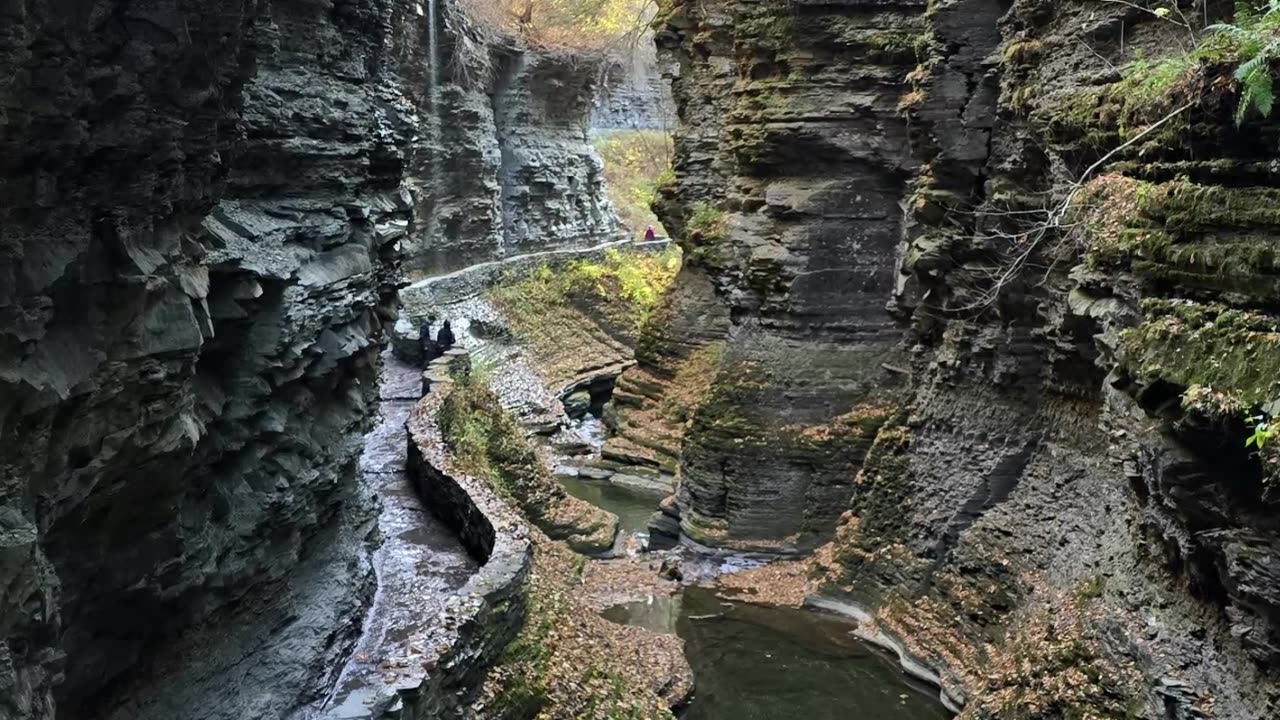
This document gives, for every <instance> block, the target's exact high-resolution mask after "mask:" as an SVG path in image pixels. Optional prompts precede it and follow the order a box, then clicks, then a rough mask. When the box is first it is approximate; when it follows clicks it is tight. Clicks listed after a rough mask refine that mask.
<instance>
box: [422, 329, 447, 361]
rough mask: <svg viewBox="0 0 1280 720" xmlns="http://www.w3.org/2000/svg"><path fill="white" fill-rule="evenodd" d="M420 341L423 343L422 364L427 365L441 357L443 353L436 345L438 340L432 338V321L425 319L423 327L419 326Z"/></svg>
mask: <svg viewBox="0 0 1280 720" xmlns="http://www.w3.org/2000/svg"><path fill="white" fill-rule="evenodd" d="M418 343H419V344H420V345H422V364H423V365H427V364H428V363H430V362H431V361H432V360H435V359H436V358H438V357H440V355H441V354H442V353H440V352H439V351H438V350H439V348H437V347H436V342H435V341H434V340H432V339H431V321H430V320H423V321H422V327H420V328H418Z"/></svg>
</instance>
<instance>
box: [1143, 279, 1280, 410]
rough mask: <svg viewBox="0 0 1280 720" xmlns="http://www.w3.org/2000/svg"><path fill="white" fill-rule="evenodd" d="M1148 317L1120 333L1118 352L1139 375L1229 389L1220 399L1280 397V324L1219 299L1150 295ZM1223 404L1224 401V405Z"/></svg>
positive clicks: (1253, 401)
mask: <svg viewBox="0 0 1280 720" xmlns="http://www.w3.org/2000/svg"><path fill="white" fill-rule="evenodd" d="M1142 310H1143V313H1144V314H1145V316H1146V319H1145V320H1144V321H1143V323H1142V324H1141V325H1139V326H1138V327H1136V328H1133V329H1130V330H1127V331H1125V332H1124V333H1122V335H1121V343H1120V348H1119V350H1120V356H1121V359H1122V360H1123V361H1124V362H1125V364H1126V365H1128V366H1129V368H1130V369H1131V370H1132V371H1133V372H1134V373H1135V374H1137V375H1138V376H1140V377H1142V378H1144V379H1147V380H1164V381H1167V382H1171V383H1174V384H1176V385H1181V386H1183V387H1188V388H1189V387H1192V386H1199V387H1200V388H1201V389H1202V392H1203V389H1211V390H1212V391H1214V392H1216V393H1221V394H1223V395H1225V398H1222V399H1220V400H1218V401H1217V402H1218V403H1220V404H1222V403H1238V404H1239V405H1243V406H1253V405H1260V404H1262V403H1265V402H1269V401H1271V400H1274V399H1276V398H1280V326H1278V325H1277V323H1276V321H1275V319H1273V318H1271V317H1269V316H1266V315H1260V314H1257V313H1251V312H1247V311H1244V310H1237V309H1233V308H1229V307H1227V306H1225V305H1220V304H1202V303H1196V302H1191V301H1186V300H1148V301H1145V302H1144V303H1143V305H1142ZM1224 406H1225V405H1224Z"/></svg>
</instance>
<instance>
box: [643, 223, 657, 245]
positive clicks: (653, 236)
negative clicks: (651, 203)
mask: <svg viewBox="0 0 1280 720" xmlns="http://www.w3.org/2000/svg"><path fill="white" fill-rule="evenodd" d="M657 239H658V234H657V233H655V232H654V231H653V226H652V225H650V226H649V229H647V230H645V231H644V241H645V242H653V241H654V240H657Z"/></svg>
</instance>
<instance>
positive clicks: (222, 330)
mask: <svg viewBox="0 0 1280 720" xmlns="http://www.w3.org/2000/svg"><path fill="white" fill-rule="evenodd" d="M215 6H216V7H215ZM419 11H420V8H418V7H417V6H416V5H415V4H414V3H411V2H393V0H383V1H380V2H367V3H339V4H337V5H334V4H332V3H329V2H322V1H320V0H315V1H300V2H258V3H237V2H231V3H214V4H208V8H206V7H205V6H204V5H199V4H181V3H179V4H171V5H165V4H160V5H154V4H153V5H147V6H145V7H134V6H129V7H124V6H119V5H117V4H113V3H106V2H102V3H97V4H93V3H87V4H86V3H81V4H80V6H78V7H75V8H72V7H69V6H66V5H65V4H56V3H45V2H32V3H25V4H23V5H21V6H14V7H10V8H7V9H6V10H4V11H0V28H3V29H2V30H0V38H2V39H0V73H3V75H4V76H5V77H7V78H11V82H9V84H7V85H6V86H5V89H4V90H3V92H0V107H3V117H4V121H3V124H4V127H3V131H0V137H2V138H3V140H2V141H0V154H2V155H3V158H4V159H3V160H2V161H0V163H2V165H0V167H2V169H0V173H2V176H3V188H4V190H3V202H2V203H0V205H2V207H0V212H2V213H3V215H2V217H0V228H2V229H0V378H2V379H0V447H2V448H4V449H3V451H0V457H2V462H0V578H2V581H0V587H3V591H0V658H2V659H0V716H4V717H17V718H50V717H53V716H54V714H55V712H56V713H57V714H58V715H59V716H61V717H77V718H80V717H108V716H114V717H130V718H146V717H192V718H196V717H199V718H215V717H217V718H223V717H225V718H233V717H236V718H238V717H275V716H279V715H280V714H281V713H282V712H283V711H285V710H286V709H288V708H289V707H292V706H293V705H296V704H297V703H298V702H299V701H300V700H302V699H304V697H305V696H306V694H307V693H309V692H313V691H315V690H316V689H317V686H318V685H319V684H321V683H322V682H323V681H324V680H325V678H324V673H325V672H328V671H330V670H331V669H332V668H333V667H336V664H335V663H334V662H333V661H334V659H335V657H336V656H337V655H339V654H340V653H341V652H342V651H343V650H344V648H345V646H346V643H347V642H348V641H349V639H350V634H351V633H352V632H354V630H355V627H354V626H353V625H352V624H351V623H350V622H349V621H350V620H351V619H352V618H358V617H360V613H361V608H362V607H363V604H364V603H365V602H366V599H367V594H368V593H369V592H370V591H371V589H372V578H371V577H370V574H369V564H368V562H367V557H366V554H367V550H368V547H367V544H368V539H369V538H368V535H369V533H370V527H371V526H370V524H369V522H370V518H371V514H370V510H371V508H370V507H369V504H368V502H367V501H366V500H365V499H363V498H359V497H356V488H357V487H358V484H357V482H356V474H355V463H356V458H357V455H358V451H359V444H360V435H361V433H362V431H363V430H364V428H365V427H366V425H367V420H368V415H369V411H370V409H371V407H372V403H373V402H374V398H375V391H376V373H375V371H376V365H377V352H378V349H379V342H380V336H381V328H382V324H383V321H384V320H385V318H387V317H389V316H390V310H391V307H390V306H391V304H392V302H393V300H394V283H395V282H396V273H397V262H398V261H397V253H396V249H397V248H396V240H397V239H398V238H399V237H400V236H401V235H403V234H405V232H406V231H407V230H408V229H409V223H410V212H409V210H410V198H409V197H408V196H407V195H404V194H402V191H401V184H402V179H403V178H402V173H403V157H404V156H405V155H406V154H407V153H412V152H415V148H414V147H413V145H412V143H411V142H410V140H409V138H410V137H411V134H412V133H411V125H413V124H415V123H417V122H418V120H417V118H416V117H415V114H416V113H417V112H418V110H419V108H420V107H421V104H420V101H419V100H418V98H419V97H420V93H417V92H416V91H415V90H414V87H413V86H414V83H412V82H410V81H411V80H412V77H407V76H402V75H401V74H400V63H402V62H404V63H406V65H419V66H420V65H421V63H423V62H424V57H423V49H422V48H423V47H424V45H425V41H424V39H423V37H422V33H423V32H424V31H425V28H424V26H423V22H422V18H421V16H420V14H419ZM192 627H197V628H203V629H199V630H196V631H191V632H188V628H192ZM232 669H234V673H231V671H232ZM55 701H56V704H57V710H56V711H55Z"/></svg>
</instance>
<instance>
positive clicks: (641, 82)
mask: <svg viewBox="0 0 1280 720" xmlns="http://www.w3.org/2000/svg"><path fill="white" fill-rule="evenodd" d="M675 126H676V111H675V101H674V100H672V99H671V84H670V83H668V82H667V81H666V79H665V78H664V77H663V76H662V72H661V69H660V68H659V65H658V57H657V53H656V52H655V45H654V39H653V35H652V33H651V32H646V33H645V34H644V35H641V36H640V37H638V38H637V39H636V41H635V46H634V47H630V48H626V47H624V48H622V49H621V50H620V51H619V52H618V53H617V54H616V55H614V56H611V57H610V58H609V59H608V61H607V66H606V67H605V74H604V80H603V82H602V83H601V87H600V91H599V92H598V93H597V96H596V103H595V111H594V112H593V113H592V114H591V127H592V129H594V130H666V131H672V130H674V129H675Z"/></svg>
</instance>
